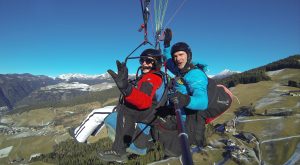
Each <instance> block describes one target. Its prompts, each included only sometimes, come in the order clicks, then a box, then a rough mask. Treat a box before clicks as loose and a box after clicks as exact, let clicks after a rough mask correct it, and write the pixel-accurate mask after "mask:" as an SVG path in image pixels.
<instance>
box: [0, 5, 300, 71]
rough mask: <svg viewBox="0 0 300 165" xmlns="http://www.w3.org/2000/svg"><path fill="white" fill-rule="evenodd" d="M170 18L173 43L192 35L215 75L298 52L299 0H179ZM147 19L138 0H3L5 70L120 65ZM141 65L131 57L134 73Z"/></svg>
mask: <svg viewBox="0 0 300 165" xmlns="http://www.w3.org/2000/svg"><path fill="white" fill-rule="evenodd" d="M180 6H181V8H179V7H180ZM176 9H180V10H178V12H177V13H176ZM174 13H176V15H175V16H174V17H173V18H174V19H172V16H173V14H174ZM152 17H153V16H152ZM187 18H189V19H187ZM165 19H166V20H165V23H168V22H169V23H168V24H167V27H169V28H171V29H172V31H173V34H174V36H173V40H172V43H171V45H172V44H174V43H176V42H179V41H184V42H187V43H188V44H189V45H190V46H191V49H192V52H193V60H194V61H198V62H200V63H205V64H207V65H208V69H209V72H207V74H209V75H216V74H218V73H220V72H221V71H223V70H225V69H229V70H231V71H241V72H244V71H246V70H250V69H253V68H256V67H259V66H262V65H266V64H268V63H271V62H274V61H277V60H280V59H283V58H286V57H289V56H292V55H296V54H300V46H299V45H300V21H299V20H300V1H298V0H286V1H281V0H272V1H270V0H245V1H239V0H226V1H204V0H200V1H188V0H173V1H172V2H171V1H170V2H169V5H168V9H167V12H166V17H165ZM150 21H151V19H150ZM142 22H143V20H142V15H141V9H140V3H139V1H138V0H136V1H126V2H125V1H120V2H118V3H115V2H114V1H107V2H104V3H103V2H101V1H97V0H86V1H80V0H72V1H71V0H65V1H59V0H44V1H39V0H29V1H18V0H10V1H0V23H1V26H0V36H1V37H0V59H1V61H2V64H1V65H0V74H13V73H16V74H21V73H30V74H33V75H46V76H49V77H57V76H59V75H61V74H69V73H79V74H86V75H99V74H103V73H106V70H108V69H112V70H116V66H115V61H116V60H121V61H123V60H124V59H125V57H126V56H127V55H128V54H129V53H130V52H131V51H132V50H133V49H134V48H136V47H137V46H138V44H140V43H141V42H142V41H143V37H144V36H143V33H140V32H138V31H137V29H138V28H139V26H140V25H141V23H142ZM150 24H151V25H152V22H150V23H149V40H150V41H151V42H152V40H153V35H152V34H153V30H152V29H153V27H152V26H150ZM149 47H150V46H149V45H146V46H143V47H142V48H141V49H139V50H138V51H136V52H135V53H134V55H133V56H138V55H139V53H140V52H141V51H142V50H143V49H146V48H149ZM138 65H139V63H138V60H130V61H129V62H128V67H129V73H135V70H136V68H137V67H138Z"/></svg>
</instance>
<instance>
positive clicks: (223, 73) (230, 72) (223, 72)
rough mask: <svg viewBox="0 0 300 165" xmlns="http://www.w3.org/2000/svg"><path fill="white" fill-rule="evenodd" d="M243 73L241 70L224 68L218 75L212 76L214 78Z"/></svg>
mask: <svg viewBox="0 0 300 165" xmlns="http://www.w3.org/2000/svg"><path fill="white" fill-rule="evenodd" d="M237 73H241V72H240V71H231V70H229V69H224V70H223V71H222V72H220V73H218V74H217V75H214V76H211V78H213V79H222V78H225V77H228V76H230V75H233V74H237Z"/></svg>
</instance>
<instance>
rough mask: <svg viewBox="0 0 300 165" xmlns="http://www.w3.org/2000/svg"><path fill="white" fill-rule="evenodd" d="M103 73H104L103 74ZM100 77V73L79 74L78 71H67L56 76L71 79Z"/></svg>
mask: <svg viewBox="0 0 300 165" xmlns="http://www.w3.org/2000/svg"><path fill="white" fill-rule="evenodd" d="M103 75H104V74H103ZM99 77H102V76H101V75H87V74H80V73H68V74H62V75H59V76H58V77H57V78H59V79H62V80H66V81H69V80H72V79H84V80H86V79H96V78H99Z"/></svg>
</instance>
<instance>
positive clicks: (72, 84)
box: [0, 55, 300, 112]
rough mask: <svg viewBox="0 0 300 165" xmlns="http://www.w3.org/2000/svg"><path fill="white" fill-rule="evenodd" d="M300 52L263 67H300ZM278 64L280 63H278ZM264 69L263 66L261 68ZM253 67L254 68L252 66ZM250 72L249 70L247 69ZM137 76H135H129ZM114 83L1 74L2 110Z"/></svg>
mask: <svg viewBox="0 0 300 165" xmlns="http://www.w3.org/2000/svg"><path fill="white" fill-rule="evenodd" d="M299 56H300V55H295V56H290V57H288V58H286V59H282V60H279V61H275V62H273V63H270V64H267V65H265V66H263V67H264V68H269V69H270V68H271V69H272V68H274V67H275V69H276V66H281V67H282V66H283V67H288V66H285V65H290V64H292V66H293V67H296V68H297V67H299V64H297V60H296V63H295V60H291V59H294V58H295V59H298V58H299ZM277 63H280V64H279V65H277ZM259 69H261V67H259ZM252 70H253V69H252ZM246 72H247V71H246ZM240 74H242V73H240V72H239V71H231V70H229V69H225V70H224V71H222V72H220V73H219V74H217V75H214V76H211V77H212V78H213V79H218V80H220V79H225V78H226V79H230V77H232V76H235V75H240ZM130 78H131V79H132V78H134V75H130ZM251 79H252V78H251ZM114 86H115V83H114V81H113V79H112V78H111V77H110V75H109V74H108V73H104V74H99V75H86V74H79V73H77V74H63V75H60V76H58V77H55V78H51V77H48V76H45V75H32V74H29V73H25V74H0V112H5V111H7V110H13V109H16V108H20V107H26V106H30V105H34V104H37V103H41V102H59V101H68V100H72V99H74V98H77V97H84V96H86V95H90V94H91V93H95V92H99V91H102V90H105V89H110V88H113V87H114Z"/></svg>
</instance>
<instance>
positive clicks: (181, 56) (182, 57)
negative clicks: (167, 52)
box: [172, 51, 188, 69]
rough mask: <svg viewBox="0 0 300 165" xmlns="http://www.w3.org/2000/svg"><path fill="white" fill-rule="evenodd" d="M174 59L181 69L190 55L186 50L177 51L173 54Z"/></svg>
mask: <svg viewBox="0 0 300 165" xmlns="http://www.w3.org/2000/svg"><path fill="white" fill-rule="evenodd" d="M172 58H173V61H174V63H175V64H176V66H177V67H178V68H179V69H183V68H184V66H185V64H186V63H187V60H188V55H187V53H186V52H185V51H177V52H175V53H174V54H173V57H172Z"/></svg>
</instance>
